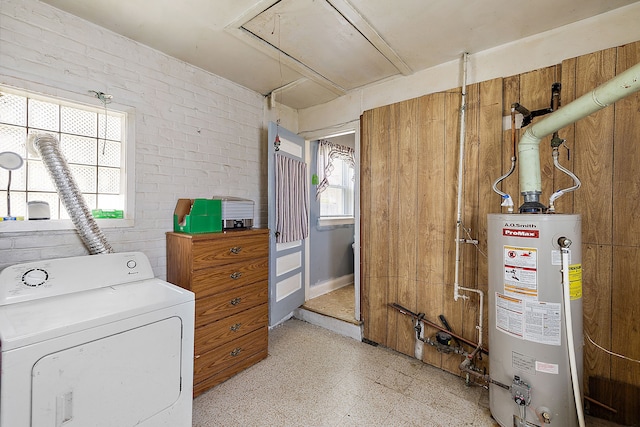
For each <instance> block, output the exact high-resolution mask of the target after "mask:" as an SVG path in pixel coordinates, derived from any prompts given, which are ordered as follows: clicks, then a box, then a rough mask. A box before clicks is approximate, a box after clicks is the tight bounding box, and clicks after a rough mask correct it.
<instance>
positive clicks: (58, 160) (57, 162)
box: [29, 134, 114, 255]
mask: <svg viewBox="0 0 640 427" xmlns="http://www.w3.org/2000/svg"><path fill="white" fill-rule="evenodd" d="M29 144H30V145H31V146H32V147H34V148H35V150H36V151H37V152H38V154H40V157H41V158H42V163H43V164H44V165H45V167H46V168H47V171H48V172H49V176H50V177H51V179H52V180H53V182H54V184H55V186H56V190H57V191H58V195H59V196H60V199H61V200H62V204H63V205H64V207H65V209H66V210H67V212H68V213H69V216H70V217H71V220H72V221H73V224H74V225H75V226H76V229H77V231H78V234H79V235H80V238H81V239H82V242H83V243H84V245H85V246H86V247H87V249H88V250H89V253H90V254H91V255H96V254H107V253H113V252H114V251H113V248H112V247H111V245H110V244H109V242H108V241H107V238H106V237H105V236H104V234H103V233H102V230H100V227H98V224H97V223H96V221H95V219H94V218H93V216H92V215H91V211H90V210H89V208H88V206H87V204H86V203H85V201H84V198H83V197H82V193H81V192H80V189H79V187H78V185H77V184H76V181H75V179H74V178H73V175H72V174H71V171H70V170H69V166H68V165H67V161H66V160H65V158H64V155H63V154H62V152H61V151H60V146H59V143H58V140H57V138H55V137H54V136H53V135H49V134H37V135H31V136H30V137H29Z"/></svg>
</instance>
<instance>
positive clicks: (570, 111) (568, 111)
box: [518, 63, 640, 202]
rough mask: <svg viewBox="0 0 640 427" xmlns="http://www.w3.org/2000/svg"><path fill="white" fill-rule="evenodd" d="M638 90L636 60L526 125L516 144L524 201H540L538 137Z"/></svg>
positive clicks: (638, 69) (542, 136) (639, 68)
mask: <svg viewBox="0 0 640 427" xmlns="http://www.w3.org/2000/svg"><path fill="white" fill-rule="evenodd" d="M639 90H640V63H638V64H636V65H634V66H633V67H631V68H629V69H627V70H626V71H624V72H622V73H620V74H618V75H617V76H616V77H614V78H612V79H611V80H609V81H608V82H606V83H604V84H602V85H600V86H598V87H597V88H595V89H594V90H592V91H591V92H588V93H586V94H584V95H582V96H581V97H580V98H578V99H576V100H575V101H573V102H571V103H570V104H567V105H565V106H564V107H562V108H560V109H559V110H557V111H555V112H553V113H551V114H550V115H548V116H547V117H545V118H544V119H542V120H540V121H539V122H537V123H535V124H534V125H532V126H531V127H529V128H527V130H526V131H525V132H524V134H523V135H522V138H521V139H520V143H519V144H518V155H519V156H518V157H519V160H520V192H521V194H522V195H523V196H524V197H525V201H527V200H529V201H534V202H539V201H540V194H541V193H542V181H541V172H540V141H541V140H542V138H544V137H546V136H548V135H551V134H552V133H553V132H556V131H558V130H560V129H562V128H563V127H565V126H568V125H570V124H572V123H574V122H576V121H578V120H580V119H582V118H584V117H587V116H588V115H589V114H592V113H595V112H596V111H598V110H601V109H603V108H605V107H607V106H608V105H610V104H613V103H614V102H616V101H618V100H620V99H622V98H624V97H627V96H629V95H631V94H633V93H635V92H637V91H639Z"/></svg>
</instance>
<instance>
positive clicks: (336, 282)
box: [307, 274, 353, 300]
mask: <svg viewBox="0 0 640 427" xmlns="http://www.w3.org/2000/svg"><path fill="white" fill-rule="evenodd" d="M352 284H353V274H347V275H344V276H342V277H338V278H336V279H330V280H327V281H325V282H322V283H319V284H317V285H313V286H309V295H308V298H307V300H310V299H314V298H316V297H319V296H320V295H324V294H328V293H329V292H331V291H335V290H336V289H340V288H344V287H345V286H349V285H352Z"/></svg>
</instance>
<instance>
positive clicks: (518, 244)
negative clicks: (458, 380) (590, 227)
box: [488, 214, 583, 427]
mask: <svg viewBox="0 0 640 427" xmlns="http://www.w3.org/2000/svg"><path fill="white" fill-rule="evenodd" d="M580 235H581V220H580V216H579V215H561V214H553V215H551V214H490V215H489V216H488V248H489V254H488V256H489V295H488V298H489V302H490V304H489V349H490V351H489V364H490V369H491V378H492V379H493V380H495V381H496V382H498V383H501V384H506V385H508V386H510V388H509V389H506V388H505V387H501V386H500V385H496V384H495V383H491V384H490V386H489V399H490V408H491V414H492V415H493V417H494V418H495V420H496V421H497V422H498V423H499V424H500V425H501V426H503V427H507V426H509V427H511V426H518V427H520V426H545V425H551V426H559V427H574V426H577V425H578V418H577V417H576V404H575V400H574V394H573V385H572V381H571V372H570V360H569V351H568V345H569V344H572V345H573V346H574V348H575V359H576V360H575V361H576V369H577V371H578V372H580V375H579V379H580V381H581V378H582V348H583V334H582V264H581V249H580V248H581V241H580ZM563 252H564V253H565V256H564V260H565V264H567V263H568V266H567V265H565V266H563ZM567 255H568V257H567ZM567 267H568V273H569V274H568V277H569V283H568V284H569V289H570V300H571V302H570V308H571V309H570V316H571V321H572V322H571V323H572V327H573V332H574V333H573V342H572V343H569V342H568V341H567V334H566V330H567V329H566V313H565V309H564V306H563V285H564V277H566V276H565V275H564V274H563V269H566V268H567Z"/></svg>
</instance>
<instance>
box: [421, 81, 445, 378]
mask: <svg viewBox="0 0 640 427" xmlns="http://www.w3.org/2000/svg"><path fill="white" fill-rule="evenodd" d="M444 109H445V95H444V93H436V94H432V95H427V96H423V97H421V98H420V99H419V100H418V119H417V120H418V131H419V134H418V146H417V153H418V154H417V158H418V160H419V167H418V170H417V193H418V196H417V201H418V205H417V223H418V230H419V231H418V242H417V265H416V271H417V276H418V289H419V291H418V295H417V298H416V300H417V310H418V311H421V312H424V313H425V314H426V316H427V318H428V319H429V320H431V321H436V319H437V314H438V313H439V312H440V310H442V307H443V288H444V262H443V260H444V228H445V219H446V212H445V209H444V202H445V177H444V174H445V163H444V156H445V144H444V135H445V110H444ZM433 333H435V330H433V329H430V328H427V329H426V330H425V336H431V334H433ZM423 361H424V362H426V363H429V364H431V365H434V366H438V367H440V366H441V365H442V354H441V353H438V352H437V351H435V350H434V349H433V348H429V347H425V351H424V353H423Z"/></svg>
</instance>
